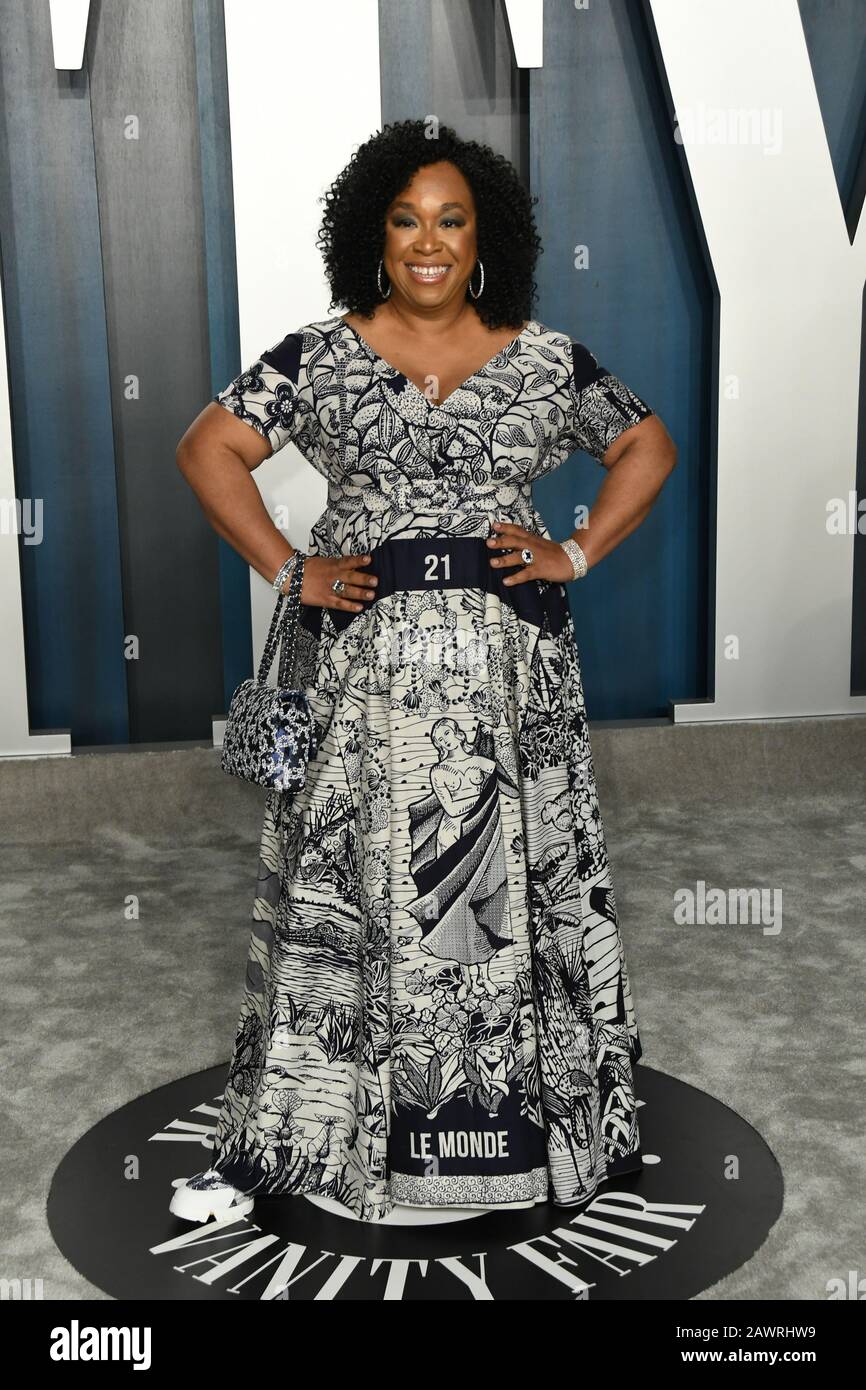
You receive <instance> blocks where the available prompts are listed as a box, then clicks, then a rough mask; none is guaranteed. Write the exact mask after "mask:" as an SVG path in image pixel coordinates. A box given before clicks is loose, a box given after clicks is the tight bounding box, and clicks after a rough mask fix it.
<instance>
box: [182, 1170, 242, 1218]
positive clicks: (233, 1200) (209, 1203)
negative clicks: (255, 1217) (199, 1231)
mask: <svg viewBox="0 0 866 1390" xmlns="http://www.w3.org/2000/svg"><path fill="white" fill-rule="evenodd" d="M172 1187H173V1188H174V1189H175V1193H174V1196H173V1197H172V1199H171V1202H170V1203H169V1208H168V1209H169V1211H170V1212H171V1214H172V1216H179V1217H180V1219H181V1220H182V1221H209V1220H210V1218H211V1217H213V1218H214V1220H216V1221H222V1220H225V1218H226V1217H227V1216H249V1214H250V1212H251V1211H252V1209H253V1199H252V1197H249V1196H248V1195H247V1193H246V1192H239V1191H238V1189H237V1188H236V1187H232V1185H231V1183H228V1182H226V1180H225V1178H224V1177H222V1176H221V1175H220V1174H219V1173H215V1172H214V1170H213V1168H208V1170H207V1172H205V1173H196V1174H195V1176H194V1177H192V1178H175V1180H174V1182H173V1183H172Z"/></svg>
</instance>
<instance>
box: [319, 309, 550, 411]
mask: <svg viewBox="0 0 866 1390" xmlns="http://www.w3.org/2000/svg"><path fill="white" fill-rule="evenodd" d="M338 319H339V322H340V323H341V324H342V325H343V327H344V328H348V330H349V332H350V333H351V334H352V336H353V337H354V338H355V339H356V340H357V342H359V343H360V344H361V347H362V348H363V349H364V351H365V352H366V353H367V354H368V356H369V357H370V358H372V360H373V361H375V362H379V363H380V364H381V365H382V367H383V368H384V369H385V371H387V372H388V373H390V375H391V376H395V377H400V378H401V380H403V381H405V383H406V385H407V386H408V388H409V389H410V390H411V391H413V392H414V394H415V395H416V396H417V397H418V398H419V400H422V401H423V402H424V404H425V405H426V406H427V407H428V409H429V410H447V409H448V406H449V404H450V402H451V401H453V400H454V398H455V396H459V395H460V393H461V392H463V391H465V390H466V389H467V387H468V386H469V385H470V383H471V382H473V381H475V380H476V378H477V377H480V376H483V374H484V373H485V372H486V371H488V369H489V368H490V367H491V366H492V364H493V363H494V362H495V361H496V359H497V357H501V356H503V355H504V354H505V353H508V352H510V351H511V350H512V348H515V347H517V345H518V344H519V343H520V342H521V341H522V339H523V338H524V336H525V335H526V334H527V333H528V332H529V330H530V328H531V327H532V326H533V324H534V323H535V320H534V319H527V320H526V323H525V324H524V325H523V327H522V328H521V330H520V332H519V333H517V334H515V336H514V337H513V338H511V339H510V340H509V341H508V342H507V343H504V344H503V346H502V347H501V348H497V350H496V352H494V353H493V354H492V355H491V356H490V357H488V359H487V361H486V362H482V363H481V366H480V367H476V368H475V370H474V371H473V372H470V373H469V376H467V377H466V378H465V380H464V381H461V382H460V383H459V385H457V386H455V387H454V389H453V391H449V392H448V395H447V396H446V397H445V399H444V401H438V402H436V401H431V399H430V397H429V396H427V395H426V394H425V393H424V392H423V391H422V390H421V388H420V386H416V385H415V382H414V381H413V380H412V378H411V377H409V376H407V375H406V373H405V372H403V371H401V370H400V368H399V367H395V366H394V364H393V362H389V361H388V360H387V359H386V358H385V357H383V356H382V354H381V352H377V351H376V349H375V348H374V347H373V344H372V343H368V342H367V339H366V338H365V337H363V336H362V334H360V333H359V332H358V330H357V328H355V327H354V325H353V324H351V323H349V321H348V319H345V318H343V316H342V315H338Z"/></svg>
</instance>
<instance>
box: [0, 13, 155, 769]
mask: <svg viewBox="0 0 866 1390" xmlns="http://www.w3.org/2000/svg"><path fill="white" fill-rule="evenodd" d="M94 9H96V7H95V6H94ZM0 254H2V273H3V277H4V288H5V298H6V313H7V322H6V334H7V352H8V361H9V388H10V397H11V412H12V430H13V442H14V460H15V475H16V492H17V495H18V496H19V497H31V498H41V499H42V501H43V518H44V538H43V541H42V543H41V545H35V546H30V545H22V546H21V578H22V590H23V603H24V623H25V645H26V660H27V683H28V692H29V712H30V723H31V727H32V728H33V729H40V728H43V729H44V728H69V729H70V730H71V736H72V742H73V746H75V745H76V744H87V743H107V742H117V741H120V742H123V741H125V740H126V738H127V736H128V726H127V711H126V670H125V662H124V658H123V614H122V607H121V588H120V552H119V539H118V524H117V497H116V492H115V475H114V446H113V439H112V421H111V399H110V391H109V373H108V350H107V342H106V332H105V310H104V294H103V283H102V262H101V245H100V230H99V218H98V212H97V193H96V172H95V168H94V159H93V139H92V131H91V111H90V89H89V85H88V78H87V73H86V71H84V72H81V73H66V72H62V73H61V72H57V71H56V69H55V67H54V58H53V51H52V44H51V27H50V16H49V9H48V5H47V4H44V5H42V4H38V5H36V4H27V5H22V4H21V3H20V0H0Z"/></svg>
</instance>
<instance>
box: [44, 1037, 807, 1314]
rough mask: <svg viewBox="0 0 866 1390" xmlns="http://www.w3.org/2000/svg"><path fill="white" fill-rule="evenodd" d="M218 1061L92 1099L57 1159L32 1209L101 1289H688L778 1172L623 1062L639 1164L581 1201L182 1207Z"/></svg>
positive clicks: (531, 1294) (763, 1201) (469, 1294)
mask: <svg viewBox="0 0 866 1390" xmlns="http://www.w3.org/2000/svg"><path fill="white" fill-rule="evenodd" d="M227 1074H228V1066H227V1064H224V1065H223V1066H219V1067H212V1068H210V1069H208V1070H207V1071H203V1072H198V1073H196V1074H195V1075H193V1076H186V1077H183V1078H182V1079H181V1080H179V1081H173V1082H171V1083H170V1084H169V1085H167V1086H161V1087H160V1088H159V1089H158V1090H156V1091H151V1092H150V1093H149V1094H148V1095H145V1096H141V1097H139V1099H137V1100H134V1101H132V1102H131V1103H130V1104H129V1105H125V1106H123V1107H122V1108H121V1109H120V1110H116V1111H115V1112H114V1114H112V1115H108V1116H106V1118H105V1119H104V1120H101V1121H100V1122H99V1124H97V1125H95V1126H94V1128H93V1129H91V1130H89V1131H88V1133H87V1134H85V1135H83V1136H82V1138H81V1139H79V1140H78V1142H77V1143H76V1144H75V1145H74V1146H73V1148H72V1149H70V1151H69V1153H68V1154H67V1155H66V1156H65V1158H64V1159H63V1160H62V1162H61V1163H60V1164H59V1166H58V1168H57V1171H56V1172H55V1174H54V1178H53V1180H52V1184H51V1190H50V1193H49V1196H48V1222H49V1226H50V1229H51V1233H52V1235H53V1237H54V1239H55V1241H56V1242H57V1245H58V1247H59V1249H60V1250H61V1251H62V1253H63V1254H64V1255H65V1256H66V1258H67V1259H68V1260H69V1261H70V1263H71V1264H72V1265H74V1267H75V1268H76V1269H77V1270H78V1271H79V1272H80V1273H81V1274H83V1275H84V1277H85V1278H86V1279H89V1280H90V1282H91V1283H92V1284H95V1285H96V1286H97V1288H99V1289H102V1290H103V1291H104V1292H105V1293H108V1294H111V1295H112V1296H113V1297H114V1298H118V1299H135V1300H139V1299H178V1300H183V1299H238V1298H242V1299H254V1300H270V1299H274V1298H283V1299H290V1300H296V1301H300V1302H306V1301H312V1300H327V1299H350V1300H354V1301H378V1300H385V1299H388V1300H390V1299H404V1300H414V1299H421V1300H430V1299H443V1300H449V1301H455V1300H463V1299H466V1300H472V1299H484V1300H490V1299H493V1300H506V1301H507V1300H510V1299H520V1300H526V1299H542V1300H558V1299H567V1300H570V1301H574V1300H575V1299H587V1300H591V1299H688V1298H691V1297H692V1296H693V1295H694V1294H696V1293H699V1292H700V1291H701V1290H702V1289H705V1288H707V1287H708V1286H709V1285H711V1284H714V1283H716V1282H717V1281H718V1280H719V1279H721V1278H723V1277H724V1275H726V1274H730V1273H731V1271H732V1270H734V1269H737V1268H738V1267H739V1266H740V1265H742V1264H743V1263H744V1262H745V1261H746V1260H748V1259H749V1258H750V1256H751V1255H753V1254H754V1252H755V1251H756V1250H757V1249H758V1247H759V1246H760V1245H761V1244H762V1242H763V1241H764V1239H765V1238H766V1236H767V1233H768V1231H769V1230H770V1227H771V1226H772V1225H773V1223H774V1221H775V1220H776V1218H777V1217H778V1215H779V1213H780V1211H781V1209H782V1195H783V1183H782V1174H781V1170H780V1168H779V1165H778V1163H777V1162H776V1159H775V1158H774V1156H773V1154H772V1153H771V1151H770V1149H769V1148H768V1147H767V1145H766V1143H765V1142H764V1140H763V1139H762V1138H761V1136H760V1135H759V1134H758V1133H757V1131H756V1130H754V1129H752V1127H751V1125H749V1124H747V1123H746V1121H745V1120H743V1119H741V1117H740V1116H739V1115H737V1114H735V1112H734V1111H733V1110H730V1109H728V1107H727V1106H725V1105H722V1104H721V1103H720V1102H719V1101H717V1100H714V1099H713V1098H712V1097H711V1096H708V1095H706V1094H705V1093H704V1092H703V1091H698V1090H696V1089H695V1088H694V1087H693V1086H689V1085H686V1083H685V1082H682V1081H677V1080H676V1079H675V1078H674V1077H671V1076H666V1075H664V1074H663V1073H662V1072H658V1071H653V1069H652V1068H650V1067H647V1066H645V1065H644V1064H643V1063H639V1064H638V1065H637V1066H636V1067H635V1073H634V1074H635V1084H636V1087H637V1094H638V1096H639V1099H640V1109H639V1112H638V1122H639V1126H640V1137H641V1149H642V1152H643V1158H644V1168H643V1170H642V1171H641V1172H639V1173H629V1174H628V1175H626V1176H624V1177H619V1178H610V1179H608V1181H607V1182H606V1183H604V1184H603V1185H602V1186H601V1187H600V1188H599V1190H598V1192H597V1193H596V1195H595V1196H594V1197H593V1198H592V1200H591V1201H590V1202H588V1203H586V1204H585V1205H584V1206H581V1207H557V1206H554V1205H553V1204H552V1203H549V1204H546V1205H539V1206H535V1207H531V1208H527V1209H525V1210H512V1211H501V1212H489V1213H488V1212H466V1213H459V1214H458V1213H454V1212H449V1213H436V1214H433V1213H430V1212H420V1213H407V1212H406V1209H405V1208H402V1209H400V1213H399V1215H400V1216H401V1217H402V1219H404V1220H409V1221H410V1222H411V1223H412V1224H395V1222H394V1218H393V1217H392V1218H390V1219H389V1220H388V1221H384V1222H383V1221H379V1222H376V1223H368V1222H361V1221H357V1220H355V1219H354V1218H353V1217H352V1216H350V1215H346V1216H343V1215H336V1214H335V1212H334V1208H333V1207H328V1206H326V1205H323V1204H322V1203H320V1202H318V1201H317V1200H315V1199H310V1198H307V1197H287V1196H279V1197H257V1198H256V1201H255V1209H254V1211H253V1212H252V1214H251V1215H250V1216H249V1217H247V1218H245V1219H242V1220H236V1221H234V1222H231V1223H221V1224H220V1223H215V1222H210V1223H208V1224H207V1225H192V1224H191V1223H189V1222H186V1221H179V1220H178V1219H177V1218H176V1217H173V1216H171V1215H170V1213H169V1210H168V1204H169V1201H170V1199H171V1196H172V1186H171V1182H172V1179H173V1178H176V1177H187V1176H189V1175H190V1174H192V1173H197V1172H201V1171H202V1170H203V1169H205V1168H207V1167H208V1166H209V1161H210V1156H211V1141H212V1135H213V1125H214V1123H215V1121H216V1117H217V1115H218V1113H219V1101H220V1094H221V1090H222V1087H223V1085H224V1084H225V1078H226V1076H227Z"/></svg>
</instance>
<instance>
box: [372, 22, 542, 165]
mask: <svg viewBox="0 0 866 1390" xmlns="http://www.w3.org/2000/svg"><path fill="white" fill-rule="evenodd" d="M379 33H380V66H381V72H382V119H383V121H384V122H388V121H402V120H409V119H419V118H423V117H424V116H427V115H434V116H438V117H439V119H440V120H441V121H443V122H444V123H445V124H446V125H453V126H454V127H455V129H456V130H457V132H458V134H460V135H462V136H463V137H464V139H467V140H480V141H482V142H483V143H484V144H487V145H492V146H493V148H494V149H495V150H498V151H499V153H500V154H504V155H505V156H506V157H507V158H508V159H510V160H511V161H512V163H513V164H514V165H515V167H516V168H517V169H518V171H519V172H520V173H521V175H522V176H523V177H524V179H526V177H527V176H528V169H527V156H528V136H527V130H526V93H527V87H528V83H527V77H526V75H525V74H523V73H521V72H519V71H518V70H517V69H516V68H514V66H513V62H512V55H511V45H510V40H509V37H508V27H507V24H506V22H505V15H504V11H503V7H502V5H501V4H500V3H499V0H380V4H379Z"/></svg>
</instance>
